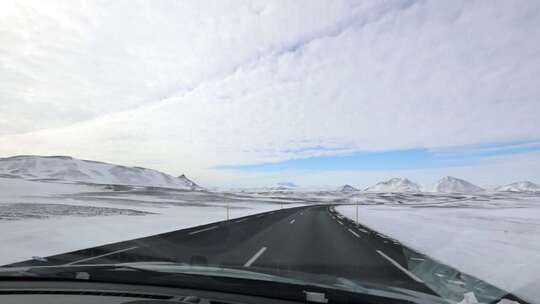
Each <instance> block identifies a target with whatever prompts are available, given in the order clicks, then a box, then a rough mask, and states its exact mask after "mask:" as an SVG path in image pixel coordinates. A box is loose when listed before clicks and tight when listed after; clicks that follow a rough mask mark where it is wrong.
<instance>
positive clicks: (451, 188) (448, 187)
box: [338, 176, 540, 194]
mask: <svg viewBox="0 0 540 304" xmlns="http://www.w3.org/2000/svg"><path fill="white" fill-rule="evenodd" d="M349 187H350V188H349ZM351 188H352V189H356V188H354V187H352V186H350V185H345V186H343V187H342V188H340V189H338V191H339V192H352V191H355V190H350V189H351ZM364 191H366V192H422V191H423V192H436V193H465V194H472V193H479V192H483V191H486V190H485V189H483V188H481V187H479V186H476V185H474V184H472V183H470V182H468V181H466V180H463V179H460V178H456V177H452V176H445V177H443V178H441V179H440V180H439V181H437V183H436V184H435V186H434V187H433V188H431V189H425V188H422V187H421V186H420V185H418V184H416V183H414V182H412V181H411V180H409V179H407V178H392V179H389V180H387V181H382V182H379V183H377V184H375V185H373V186H370V187H367V188H365V189H364ZM494 191H498V192H540V186H539V185H537V184H534V183H532V182H529V181H521V182H516V183H511V184H508V185H504V186H499V187H496V188H494Z"/></svg>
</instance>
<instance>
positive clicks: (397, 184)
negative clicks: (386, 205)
mask: <svg viewBox="0 0 540 304" xmlns="http://www.w3.org/2000/svg"><path fill="white" fill-rule="evenodd" d="M364 191H367V192H420V185H418V184H416V183H413V182H412V181H410V180H409V179H407V178H397V177H396V178H392V179H389V180H387V181H382V182H379V183H377V184H375V185H373V186H371V187H367V188H365V189H364Z"/></svg>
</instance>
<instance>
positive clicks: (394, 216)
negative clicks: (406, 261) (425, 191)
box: [336, 193, 540, 302]
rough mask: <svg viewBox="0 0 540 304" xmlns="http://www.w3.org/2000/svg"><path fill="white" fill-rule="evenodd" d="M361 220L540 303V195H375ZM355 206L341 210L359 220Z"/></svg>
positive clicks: (365, 201)
mask: <svg viewBox="0 0 540 304" xmlns="http://www.w3.org/2000/svg"><path fill="white" fill-rule="evenodd" d="M357 199H358V200H360V201H361V202H362V203H363V204H366V205H360V206H359V221H360V222H361V223H362V224H364V225H366V226H368V227H370V228H372V229H374V230H376V231H378V232H381V233H383V234H386V235H387V236H389V237H392V238H394V239H397V240H399V241H400V242H401V243H403V244H405V245H407V246H408V247H411V248H412V249H415V250H417V251H419V252H422V253H424V254H427V255H429V256H431V257H432V258H434V259H436V260H438V261H440V262H442V263H444V264H447V265H450V266H453V267H455V268H457V269H459V270H460V271H463V272H465V273H468V274H470V275H473V276H476V277H477V278H479V279H482V280H484V281H486V282H488V283H491V284H493V285H495V286H497V287H499V288H502V289H504V290H506V291H510V292H513V293H515V294H516V295H518V296H521V297H523V298H524V299H528V300H530V301H531V302H536V301H537V300H538V299H540V194H539V193H536V194H534V193H528V194H527V193H521V194H519V193H513V194H512V193H498V194H482V195H476V196H475V195H421V194H403V193H401V194H392V195H389V194H371V195H370V196H367V197H365V198H364V199H360V198H357ZM355 209H356V207H355V206H351V205H348V206H339V207H337V208H336V210H337V211H338V212H341V213H342V214H344V215H345V216H347V217H349V218H351V219H354V218H355V217H356V210H355Z"/></svg>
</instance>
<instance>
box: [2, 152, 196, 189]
mask: <svg viewBox="0 0 540 304" xmlns="http://www.w3.org/2000/svg"><path fill="white" fill-rule="evenodd" d="M1 176H3V177H13V178H23V179H56V180H65V181H74V182H88V183H95V184H117V185H134V186H152V187H166V188H176V189H189V190H200V189H202V188H201V187H199V186H198V185H197V184H195V183H194V182H193V181H191V180H190V179H188V178H187V177H186V176H185V175H181V176H179V177H174V176H171V175H168V174H165V173H162V172H160V171H157V170H152V169H146V168H141V167H126V166H120V165H114V164H108V163H103V162H97V161H90V160H81V159H76V158H73V157H69V156H33V155H21V156H13V157H7V158H0V177H1Z"/></svg>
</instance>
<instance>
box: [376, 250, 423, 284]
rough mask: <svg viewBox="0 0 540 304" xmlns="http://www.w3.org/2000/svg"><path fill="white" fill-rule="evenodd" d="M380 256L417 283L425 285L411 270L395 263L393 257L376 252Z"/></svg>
mask: <svg viewBox="0 0 540 304" xmlns="http://www.w3.org/2000/svg"><path fill="white" fill-rule="evenodd" d="M376 251H377V253H378V254H379V255H381V256H382V257H383V258H385V259H386V260H388V262H390V263H392V264H393V265H394V266H396V267H397V268H398V269H399V270H401V271H403V272H404V273H405V274H406V275H408V276H409V277H410V278H411V279H413V280H415V281H416V282H420V283H424V281H422V279H420V278H419V277H417V276H416V275H414V274H413V273H412V272H410V271H409V270H407V269H405V268H404V267H403V266H401V265H400V264H399V263H398V262H396V261H394V260H393V259H392V258H391V257H389V256H387V255H386V254H385V253H384V252H382V251H380V250H376Z"/></svg>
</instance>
